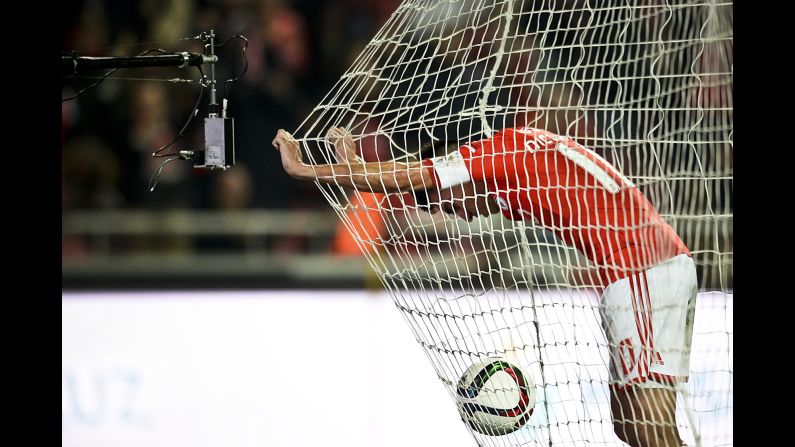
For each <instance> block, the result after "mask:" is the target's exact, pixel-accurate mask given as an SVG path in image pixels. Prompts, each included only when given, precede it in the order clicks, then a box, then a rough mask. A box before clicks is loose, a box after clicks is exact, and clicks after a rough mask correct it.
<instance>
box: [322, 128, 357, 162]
mask: <svg viewBox="0 0 795 447" xmlns="http://www.w3.org/2000/svg"><path fill="white" fill-rule="evenodd" d="M326 141H328V142H329V143H331V144H332V145H334V153H335V155H336V156H337V162H338V163H345V164H351V163H364V160H362V159H361V158H360V157H359V155H358V154H357V153H356V145H355V144H354V143H353V138H352V137H351V134H350V132H348V131H347V130H346V129H345V128H344V127H336V126H331V128H330V129H329V130H328V132H327V133H326Z"/></svg>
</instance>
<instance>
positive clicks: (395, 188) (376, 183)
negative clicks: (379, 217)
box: [272, 129, 434, 193]
mask: <svg viewBox="0 0 795 447" xmlns="http://www.w3.org/2000/svg"><path fill="white" fill-rule="evenodd" d="M272 144H273V146H274V147H275V148H276V149H277V150H278V151H279V153H280V154H281V159H282V166H283V167H284V170H285V172H287V174H289V175H290V176H291V177H293V178H296V179H299V180H317V181H319V182H321V183H331V184H335V185H340V186H342V187H345V188H351V189H356V190H359V191H369V192H382V193H394V192H409V191H414V190H420V189H426V188H430V187H433V186H434V182H433V173H432V171H431V168H427V167H423V166H422V165H421V163H420V162H418V161H416V162H410V163H398V162H394V161H386V162H370V163H364V162H354V163H340V164H328V165H308V164H306V163H304V160H303V155H302V153H301V147H300V145H299V144H298V141H297V140H296V139H295V138H293V136H292V135H290V133H289V132H287V131H286V130H284V129H280V130H279V131H278V132H277V133H276V138H274V139H273V142H272ZM335 147H336V146H335ZM341 152H342V153H346V148H345V147H343V148H342V149H340V148H337V154H338V156H339V155H340V153H341ZM347 153H349V151H347ZM346 157H347V155H346ZM356 158H357V159H358V157H356ZM358 160H361V159H358ZM346 161H350V160H349V159H348V158H346Z"/></svg>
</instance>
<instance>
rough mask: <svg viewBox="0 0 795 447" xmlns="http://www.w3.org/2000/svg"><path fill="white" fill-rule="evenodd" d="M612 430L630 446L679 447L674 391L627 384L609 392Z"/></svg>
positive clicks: (680, 441)
mask: <svg viewBox="0 0 795 447" xmlns="http://www.w3.org/2000/svg"><path fill="white" fill-rule="evenodd" d="M610 410H611V413H612V416H613V429H614V431H615V433H616V435H618V437H619V439H621V440H622V441H624V442H625V443H627V444H629V445H630V446H632V447H641V446H643V447H646V446H661V447H680V446H681V445H683V444H682V439H681V438H680V437H679V430H678V429H677V427H676V391H675V390H674V389H672V388H644V387H640V386H637V385H628V386H626V387H624V388H620V389H619V388H613V389H611V393H610Z"/></svg>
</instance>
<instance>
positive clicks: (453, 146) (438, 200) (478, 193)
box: [414, 141, 499, 221]
mask: <svg viewBox="0 0 795 447" xmlns="http://www.w3.org/2000/svg"><path fill="white" fill-rule="evenodd" d="M459 147H460V144H459V143H458V142H452V143H450V142H444V141H442V142H435V143H427V144H425V145H423V146H422V148H421V151H420V159H421V160H424V159H426V158H432V157H440V156H443V155H447V154H448V153H449V152H452V151H454V150H457V149H458V148H459ZM414 201H415V202H416V204H417V207H418V208H420V209H422V210H424V211H427V212H429V213H431V214H434V213H437V212H439V211H442V212H444V213H446V214H450V215H456V216H458V217H460V218H462V219H464V220H467V221H471V220H472V219H473V218H474V217H477V216H485V215H489V214H491V213H493V212H495V211H497V210H498V209H499V208H498V207H497V206H496V201H495V200H494V197H493V196H492V195H490V194H488V193H487V191H486V187H485V185H483V184H480V183H474V182H467V183H463V184H460V185H456V186H452V187H449V188H443V189H441V190H440V189H437V188H436V187H430V188H428V189H424V190H417V191H414Z"/></svg>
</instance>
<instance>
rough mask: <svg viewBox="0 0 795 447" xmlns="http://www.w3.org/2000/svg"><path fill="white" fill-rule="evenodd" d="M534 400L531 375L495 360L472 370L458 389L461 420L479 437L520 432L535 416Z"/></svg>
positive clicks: (476, 366) (483, 363)
mask: <svg viewBox="0 0 795 447" xmlns="http://www.w3.org/2000/svg"><path fill="white" fill-rule="evenodd" d="M535 398H536V393H535V385H534V383H533V379H532V378H531V377H530V375H529V374H527V373H526V372H524V371H522V370H521V369H520V368H519V367H518V366H516V365H514V364H511V363H509V362H507V361H506V360H504V359H500V358H494V357H489V358H487V359H485V360H483V361H481V362H478V363H475V364H474V365H472V366H470V367H469V369H467V370H466V372H465V373H464V375H463V376H462V377H461V380H459V381H458V386H457V388H456V399H457V403H458V411H459V412H460V413H461V418H462V420H463V421H464V422H465V423H466V424H467V425H469V426H470V427H471V428H472V429H473V430H475V431H477V432H478V433H482V434H484V435H490V436H501V435H507V434H508V433H511V432H513V431H516V430H518V429H519V428H521V427H522V426H523V425H524V424H525V422H527V420H528V419H529V418H530V415H532V414H533V406H534V405H535Z"/></svg>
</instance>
